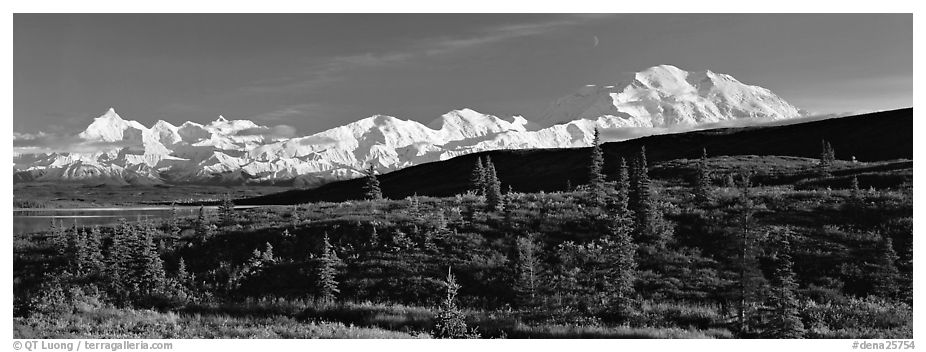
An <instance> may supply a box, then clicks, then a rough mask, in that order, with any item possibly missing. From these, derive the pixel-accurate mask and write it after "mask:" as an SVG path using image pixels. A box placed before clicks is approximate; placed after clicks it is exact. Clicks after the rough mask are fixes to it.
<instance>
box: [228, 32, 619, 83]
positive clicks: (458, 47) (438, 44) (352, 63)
mask: <svg viewBox="0 0 926 352" xmlns="http://www.w3.org/2000/svg"><path fill="white" fill-rule="evenodd" d="M613 16H614V15H611V14H573V15H568V17H565V18H561V19H555V20H548V21H540V22H530V23H519V24H510V25H498V26H490V27H487V28H483V29H481V30H480V31H478V32H477V33H476V34H474V35H470V36H458V37H442V38H436V39H430V40H427V41H424V42H421V43H418V44H417V45H413V46H411V47H409V48H407V49H405V50H400V51H392V52H386V53H380V54H376V53H362V54H356V55H345V56H336V57H333V58H329V59H327V60H326V61H324V62H321V63H317V64H315V65H312V66H310V67H308V68H307V69H306V70H305V71H304V72H305V73H304V74H302V75H296V76H290V77H283V78H280V79H277V80H272V81H262V82H256V83H255V84H253V85H250V86H246V87H244V88H243V89H244V90H245V91H250V92H260V93H266V92H270V91H279V90H291V89H313V88H321V87H324V86H326V85H328V84H330V83H333V82H337V81H340V80H342V79H343V74H344V73H346V72H349V71H352V70H357V69H364V68H373V67H381V66H386V65H395V64H401V63H406V62H409V61H410V60H414V59H418V58H422V57H431V56H437V55H445V54H450V53H454V52H458V51H462V50H465V49H470V48H475V47H481V46H485V45H490V44H495V43H500V42H504V41H508V40H513V39H518V38H524V37H530V36H536V35H541V34H545V33H549V32H552V31H555V30H559V29H561V28H565V27H571V26H578V25H582V24H587V23H589V22H592V21H597V20H600V19H605V18H612V17H613Z"/></svg>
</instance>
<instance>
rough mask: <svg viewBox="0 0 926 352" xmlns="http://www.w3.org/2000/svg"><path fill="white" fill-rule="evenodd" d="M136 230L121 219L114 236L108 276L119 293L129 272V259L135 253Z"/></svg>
mask: <svg viewBox="0 0 926 352" xmlns="http://www.w3.org/2000/svg"><path fill="white" fill-rule="evenodd" d="M134 239H135V229H134V228H133V227H132V226H131V225H130V224H129V223H128V222H127V221H126V220H125V219H124V218H123V219H119V226H118V228H116V231H115V233H114V234H113V240H112V244H111V245H110V246H109V251H108V253H107V257H106V268H107V270H106V271H107V272H106V276H107V277H108V278H109V279H110V280H111V283H112V284H113V286H114V288H115V289H116V290H117V291H119V290H120V289H121V288H122V287H123V286H124V285H123V280H124V279H127V276H128V275H130V274H131V273H130V272H129V270H130V267H129V259H130V258H131V257H132V255H133V254H134V253H133V250H134V248H133V242H134Z"/></svg>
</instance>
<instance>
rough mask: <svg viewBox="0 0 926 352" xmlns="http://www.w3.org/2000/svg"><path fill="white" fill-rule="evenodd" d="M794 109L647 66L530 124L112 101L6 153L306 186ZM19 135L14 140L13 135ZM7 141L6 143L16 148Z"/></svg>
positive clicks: (127, 177) (110, 175)
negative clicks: (141, 116) (323, 123)
mask: <svg viewBox="0 0 926 352" xmlns="http://www.w3.org/2000/svg"><path fill="white" fill-rule="evenodd" d="M798 116H800V111H799V110H798V109H797V108H795V107H794V106H792V105H790V104H788V103H787V102H785V101H784V100H783V99H781V98H780V97H778V96H776V95H775V94H774V93H772V92H771V91H769V90H768V89H765V88H761V87H758V86H751V85H746V84H743V83H740V82H739V81H737V80H736V79H735V78H733V77H731V76H729V75H724V74H718V73H714V72H711V71H703V72H686V71H683V70H681V69H678V68H676V67H673V66H667V65H663V66H656V67H652V68H649V69H647V70H644V71H642V72H638V73H636V74H634V75H632V77H627V78H625V79H623V80H621V83H619V84H616V85H606V86H586V87H583V88H582V89H580V90H579V91H578V92H576V93H575V94H571V95H568V96H566V97H563V98H560V99H558V100H557V101H556V102H554V103H553V104H552V105H551V106H550V107H549V109H547V111H546V112H545V113H543V114H542V116H540V118H539V119H536V120H534V121H529V120H527V119H525V118H524V117H521V116H513V117H510V118H501V117H497V116H493V115H488V114H483V113H480V112H477V111H474V110H471V109H462V110H453V111H450V112H448V113H446V114H444V115H442V116H440V117H438V118H437V119H435V120H434V121H432V122H430V123H428V124H422V123H419V122H417V121H412V120H403V119H399V118H396V117H392V116H385V115H375V116H371V117H368V118H365V119H362V120H359V121H356V122H352V123H349V124H346V125H343V126H340V127H336V128H332V129H329V130H326V131H322V132H319V133H315V134H312V135H308V136H302V137H285V138H284V137H273V136H272V135H271V134H267V133H261V131H268V130H270V128H269V127H267V126H260V125H257V124H255V123H254V122H252V121H248V120H228V119H226V118H224V117H222V116H219V118H218V119H216V120H215V121H212V122H211V123H209V124H205V125H204V124H199V123H195V122H185V123H183V124H181V125H180V126H174V125H172V124H170V123H168V122H166V121H157V122H156V123H154V124H153V125H152V126H151V127H146V126H144V125H143V124H141V123H139V122H137V121H132V120H125V119H123V118H122V117H121V116H119V114H118V113H116V111H115V109H112V108H110V109H109V110H108V111H107V112H106V113H104V114H103V115H102V116H100V117H98V118H96V119H95V120H94V121H93V123H91V124H90V125H89V126H88V127H87V129H86V130H84V131H83V132H81V133H80V134H78V135H77V140H78V141H79V144H81V145H82V146H92V148H89V150H88V148H81V149H80V151H79V152H30V151H29V148H18V149H16V150H14V155H15V156H14V166H13V170H14V173H15V178H14V180H16V181H17V182H24V181H62V180H63V181H87V182H103V183H114V184H152V183H210V184H215V183H226V184H239V183H255V182H260V183H290V182H292V183H294V184H295V185H297V186H302V187H312V186H317V185H321V184H324V183H327V182H331V181H333V180H340V179H348V178H354V177H358V176H360V175H362V170H363V169H364V168H366V167H367V166H369V165H370V164H373V165H375V166H376V168H377V169H378V171H379V172H388V171H393V170H397V169H401V168H404V167H408V166H412V165H417V164H421V163H426V162H431V161H438V160H445V159H449V158H453V157H456V156H459V155H463V154H468V153H474V152H479V151H485V150H494V149H525V148H568V147H585V146H588V145H589V144H590V143H591V140H592V134H593V131H594V129H595V128H596V127H597V128H601V129H621V128H628V127H634V128H641V127H642V128H665V127H674V128H676V130H678V128H681V129H696V128H698V126H699V125H702V124H706V123H716V122H723V121H729V120H737V119H750V120H744V121H752V120H756V121H758V120H762V121H765V120H779V119H787V118H794V117H798ZM17 138H18V137H17ZM14 144H15V143H14Z"/></svg>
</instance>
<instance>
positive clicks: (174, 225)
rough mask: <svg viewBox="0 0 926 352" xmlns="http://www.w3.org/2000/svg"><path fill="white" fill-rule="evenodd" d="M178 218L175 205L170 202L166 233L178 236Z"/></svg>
mask: <svg viewBox="0 0 926 352" xmlns="http://www.w3.org/2000/svg"><path fill="white" fill-rule="evenodd" d="M180 231H181V229H180V219H179V218H178V216H177V205H176V204H175V203H170V214H169V216H168V218H167V233H168V234H169V235H170V236H172V237H180Z"/></svg>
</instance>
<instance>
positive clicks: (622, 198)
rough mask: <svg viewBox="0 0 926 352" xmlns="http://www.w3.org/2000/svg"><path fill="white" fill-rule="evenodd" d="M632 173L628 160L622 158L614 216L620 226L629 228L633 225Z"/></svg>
mask: <svg viewBox="0 0 926 352" xmlns="http://www.w3.org/2000/svg"><path fill="white" fill-rule="evenodd" d="M630 187H631V186H630V174H629V171H628V170H627V162H626V161H625V160H624V158H621V162H620V167H619V169H618V174H617V197H616V198H615V201H614V214H613V216H614V218H615V219H617V220H618V222H619V223H620V226H623V227H626V228H628V229H630V228H632V227H633V213H631V211H630Z"/></svg>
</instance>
